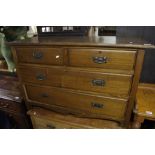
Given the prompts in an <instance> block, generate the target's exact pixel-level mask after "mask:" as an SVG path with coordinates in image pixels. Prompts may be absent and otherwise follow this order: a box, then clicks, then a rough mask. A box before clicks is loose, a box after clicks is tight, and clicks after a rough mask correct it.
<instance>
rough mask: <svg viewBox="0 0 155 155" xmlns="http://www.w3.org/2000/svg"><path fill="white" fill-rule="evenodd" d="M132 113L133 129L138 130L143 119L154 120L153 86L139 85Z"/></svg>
mask: <svg viewBox="0 0 155 155" xmlns="http://www.w3.org/2000/svg"><path fill="white" fill-rule="evenodd" d="M134 113H135V114H134V122H133V128H140V127H141V124H142V123H143V122H144V120H145V119H148V120H155V84H147V83H140V84H139V86H138V91H137V95H136V108H135V110H134Z"/></svg>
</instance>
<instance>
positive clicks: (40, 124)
mask: <svg viewBox="0 0 155 155" xmlns="http://www.w3.org/2000/svg"><path fill="white" fill-rule="evenodd" d="M28 114H29V115H30V117H31V120H32V124H33V128H35V129H83V128H84V129H93V128H102V129H103V128H108V129H109V128H112V129H117V128H120V126H119V123H116V122H112V121H107V120H100V119H88V118H78V117H75V116H73V115H63V114H60V113H56V112H53V111H49V110H45V109H42V108H34V109H31V110H29V111H28Z"/></svg>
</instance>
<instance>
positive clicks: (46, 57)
mask: <svg viewBox="0 0 155 155" xmlns="http://www.w3.org/2000/svg"><path fill="white" fill-rule="evenodd" d="M16 53H17V58H18V62H19V63H33V64H46V65H63V51H62V49H61V48H33V47H32V48H28V47H20V48H16Z"/></svg>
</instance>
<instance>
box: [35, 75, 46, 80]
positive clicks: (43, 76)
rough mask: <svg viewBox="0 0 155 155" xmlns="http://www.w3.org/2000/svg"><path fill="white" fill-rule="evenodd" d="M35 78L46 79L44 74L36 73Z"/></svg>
mask: <svg viewBox="0 0 155 155" xmlns="http://www.w3.org/2000/svg"><path fill="white" fill-rule="evenodd" d="M36 79H37V80H39V81H42V80H45V79H46V76H45V74H37V75H36Z"/></svg>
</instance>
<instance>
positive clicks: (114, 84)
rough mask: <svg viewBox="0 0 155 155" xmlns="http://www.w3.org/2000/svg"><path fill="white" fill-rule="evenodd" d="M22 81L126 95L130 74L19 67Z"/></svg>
mask: <svg viewBox="0 0 155 155" xmlns="http://www.w3.org/2000/svg"><path fill="white" fill-rule="evenodd" d="M19 72H20V75H21V78H22V81H23V82H30V83H36V84H42V85H49V86H56V87H63V88H71V89H76V90H84V91H92V92H97V93H104V95H106V96H116V97H122V98H123V97H128V95H129V92H130V87H131V81H132V75H121V74H110V73H99V72H96V73H95V72H91V71H81V70H77V69H74V70H72V71H71V70H70V71H69V70H67V69H63V68H60V67H57V68H43V67H29V68H28V67H21V66H20V67H19Z"/></svg>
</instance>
